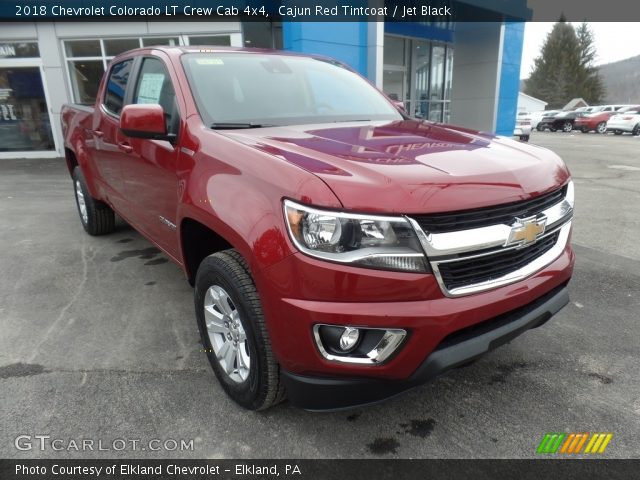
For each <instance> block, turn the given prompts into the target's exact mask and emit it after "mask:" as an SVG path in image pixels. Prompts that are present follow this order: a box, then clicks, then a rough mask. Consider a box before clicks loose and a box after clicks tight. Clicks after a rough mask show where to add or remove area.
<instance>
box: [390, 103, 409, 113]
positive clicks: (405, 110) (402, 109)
mask: <svg viewBox="0 0 640 480" xmlns="http://www.w3.org/2000/svg"><path fill="white" fill-rule="evenodd" d="M391 101H392V102H393V104H394V105H395V107H396V108H397V109H398V110H400V111H401V112H403V113H407V109H406V108H405V106H404V102H403V101H402V100H391Z"/></svg>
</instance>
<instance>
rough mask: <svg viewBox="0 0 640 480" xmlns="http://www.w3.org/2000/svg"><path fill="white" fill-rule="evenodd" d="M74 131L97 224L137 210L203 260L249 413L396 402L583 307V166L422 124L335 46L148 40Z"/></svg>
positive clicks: (144, 221)
mask: <svg viewBox="0 0 640 480" xmlns="http://www.w3.org/2000/svg"><path fill="white" fill-rule="evenodd" d="M62 124H63V131H64V134H65V148H66V160H67V164H68V167H69V171H70V173H71V175H72V177H73V185H74V191H75V195H76V201H77V206H78V211H79V213H80V219H81V221H82V225H83V226H84V229H85V230H86V231H87V232H88V233H89V234H91V235H101V234H105V233H108V232H109V231H111V230H112V229H113V226H114V212H116V213H117V214H119V215H120V216H122V217H123V218H124V219H125V220H126V221H127V222H129V223H130V224H131V225H132V226H133V227H134V228H136V229H137V230H138V231H139V232H140V233H141V234H142V235H144V236H145V237H147V238H148V239H149V240H150V241H151V242H153V243H154V244H155V245H157V246H158V247H159V248H161V249H162V250H163V251H164V252H165V254H166V255H167V256H169V257H170V258H171V259H173V260H174V261H175V262H176V263H177V264H179V265H180V266H181V267H182V268H183V269H184V271H185V273H186V275H187V278H188V280H189V281H190V282H191V284H192V285H194V287H195V309H196V317H197V322H198V326H199V329H200V333H201V336H202V342H203V344H204V346H205V347H206V350H207V351H208V357H209V361H210V363H211V365H212V367H213V370H214V372H215V374H216V376H217V377H218V379H219V381H220V383H221V384H222V386H223V387H224V389H225V390H226V392H227V393H228V394H229V395H230V396H231V397H232V398H233V399H234V400H235V401H236V402H238V403H239V404H240V405H242V406H244V407H246V408H249V409H262V408H266V407H269V406H270V405H273V404H275V403H277V402H278V401H280V400H281V399H283V398H284V396H285V392H286V395H287V396H288V398H289V399H290V401H291V402H292V403H293V404H295V405H299V406H301V407H304V408H307V409H312V410H314V409H315V410H321V409H336V408H343V407H349V406H353V405H361V404H366V403H372V402H375V401H379V400H382V399H385V398H388V397H390V396H393V395H395V394H397V393H400V392H402V391H404V390H407V389H409V388H411V387H414V386H416V385H420V384H422V383H424V382H426V381H427V380H429V379H432V378H434V377H435V376H437V375H439V374H441V373H443V372H445V371H446V370H448V369H451V368H454V367H457V366H460V365H463V364H465V363H468V362H470V361H472V360H473V359H475V358H477V357H478V356H480V355H482V354H483V353H485V352H487V351H489V350H491V349H493V348H495V347H497V346H499V345H501V344H503V343H505V342H508V341H510V340H511V339H513V338H514V337H516V336H517V335H519V334H521V333H522V332H524V331H525V330H527V329H530V328H533V327H537V326H539V325H541V324H543V323H544V322H546V321H547V320H548V319H549V318H550V317H551V316H552V315H553V314H555V313H556V312H557V311H559V310H560V309H561V308H562V307H563V306H564V305H565V304H566V303H567V302H568V294H567V283H568V281H569V279H570V278H571V274H572V270H573V263H574V253H573V251H572V249H571V245H570V237H571V219H572V214H573V204H574V189H573V183H572V182H571V179H570V175H569V172H568V170H567V168H566V167H565V165H564V163H563V162H562V160H561V159H560V158H558V156H556V155H555V154H554V153H552V152H550V151H548V150H546V149H543V148H539V147H535V146H530V145H524V144H522V143H517V142H514V141H512V140H510V139H506V138H500V137H495V136H493V135H490V134H483V133H479V132H475V131H472V130H468V129H464V128H458V127H453V126H449V125H444V124H436V123H430V122H426V121H419V120H415V119H411V118H409V117H408V116H407V115H406V113H405V112H404V111H403V109H402V108H399V107H398V106H397V105H396V104H395V103H394V102H392V101H391V100H389V99H388V98H387V97H386V96H385V95H384V94H382V93H381V92H379V91H378V90H377V89H376V88H375V87H373V86H372V85H371V84H369V83H368V82H367V81H366V80H365V79H363V78H362V77H360V76H359V75H358V74H356V73H354V72H353V71H351V70H350V69H349V68H348V67H346V66H345V65H343V64H340V63H338V62H336V61H333V60H331V59H328V58H323V57H314V56H305V55H297V54H290V53H285V52H274V51H263V50H249V49H247V50H245V49H224V48H220V49H218V48H216V49H210V48H208V49H204V48H203V49H199V48H197V47H159V48H146V49H140V50H134V51H131V52H127V53H125V54H122V55H120V56H118V57H116V58H114V59H113V60H112V62H111V64H110V67H109V69H108V71H107V72H106V74H105V76H104V78H103V80H102V82H101V85H100V89H99V93H98V97H97V100H96V103H95V107H94V108H90V107H83V106H73V105H71V106H66V107H65V108H64V109H63V112H62Z"/></svg>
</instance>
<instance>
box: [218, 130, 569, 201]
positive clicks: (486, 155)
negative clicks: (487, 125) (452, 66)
mask: <svg viewBox="0 0 640 480" xmlns="http://www.w3.org/2000/svg"><path fill="white" fill-rule="evenodd" d="M219 133H222V134H224V135H227V136H229V137H231V138H233V139H235V140H236V141H238V142H241V143H243V144H245V145H247V146H249V147H251V148H255V149H258V150H261V151H263V152H265V153H268V154H270V155H275V156H277V157H279V158H282V159H284V160H285V161H287V162H290V163H292V164H295V165H297V166H299V167H300V168H303V169H305V170H307V171H309V172H310V173H313V174H314V175H317V176H318V177H320V178H321V179H322V180H323V181H324V182H325V183H326V184H327V185H328V186H329V188H331V189H332V190H333V192H334V193H335V194H336V195H337V197H338V199H339V200H340V201H341V202H342V204H343V206H344V207H345V208H347V209H349V210H358V211H363V212H385V213H431V212H443V211H452V210H464V209H470V208H478V207H485V206H491V205H496V204H500V203H508V202H513V201H518V200H526V199H528V198H532V197H535V196H537V195H540V194H543V193H546V192H549V191H552V190H554V189H556V188H559V187H560V186H562V185H563V184H564V183H565V182H566V181H567V180H568V178H569V172H568V171H567V168H566V167H565V165H564V163H563V162H562V160H561V159H560V158H559V157H558V156H557V155H556V154H554V153H553V152H551V151H549V150H547V149H544V148H540V147H536V146H532V145H528V144H525V143H522V142H517V141H514V140H511V139H507V138H501V137H496V136H493V135H490V134H482V133H479V132H475V131H472V130H467V129H463V128H458V127H452V126H449V125H443V124H435V123H430V122H423V121H416V120H405V121H399V122H391V123H389V122H376V123H371V122H366V123H364V122H350V123H332V124H322V125H301V126H287V127H270V128H260V129H251V130H233V131H220V132H219Z"/></svg>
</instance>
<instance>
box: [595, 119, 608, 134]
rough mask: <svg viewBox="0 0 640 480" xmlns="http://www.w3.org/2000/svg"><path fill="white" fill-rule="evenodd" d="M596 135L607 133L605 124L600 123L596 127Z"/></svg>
mask: <svg viewBox="0 0 640 480" xmlns="http://www.w3.org/2000/svg"><path fill="white" fill-rule="evenodd" d="M596 133H607V122H600V123H599V124H598V125H596Z"/></svg>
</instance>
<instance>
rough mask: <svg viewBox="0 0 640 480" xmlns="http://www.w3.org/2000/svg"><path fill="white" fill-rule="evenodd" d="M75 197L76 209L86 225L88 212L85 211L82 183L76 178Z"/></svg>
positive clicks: (85, 204)
mask: <svg viewBox="0 0 640 480" xmlns="http://www.w3.org/2000/svg"><path fill="white" fill-rule="evenodd" d="M76 199H77V200H78V209H79V210H80V217H81V218H82V223H84V224H85V225H86V224H87V222H88V221H89V214H88V213H87V203H86V202H85V201H84V193H82V185H81V184H80V182H79V181H78V180H76Z"/></svg>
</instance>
